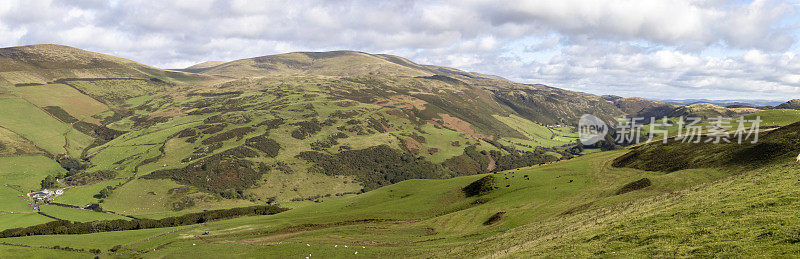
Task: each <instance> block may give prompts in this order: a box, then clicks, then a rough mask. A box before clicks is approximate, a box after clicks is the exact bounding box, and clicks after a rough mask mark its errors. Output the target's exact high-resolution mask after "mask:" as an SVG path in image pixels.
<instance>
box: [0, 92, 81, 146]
mask: <svg viewBox="0 0 800 259" xmlns="http://www.w3.org/2000/svg"><path fill="white" fill-rule="evenodd" d="M0 110H3V111H15V112H3V113H0V125H2V126H3V127H4V128H7V129H10V130H12V131H14V132H17V133H20V134H21V135H22V136H24V137H25V138H27V139H29V140H31V141H33V143H36V145H38V146H39V147H41V148H43V149H45V150H47V151H49V152H51V153H54V154H63V153H66V151H65V149H64V143H65V140H64V135H63V134H64V133H65V132H67V130H68V129H70V126H69V125H66V124H63V123H61V122H59V121H58V120H56V118H54V117H51V116H50V115H49V114H47V113H46V112H44V111H43V110H40V109H39V108H38V107H36V106H34V105H33V104H30V103H28V102H27V101H25V100H23V99H9V98H0Z"/></svg>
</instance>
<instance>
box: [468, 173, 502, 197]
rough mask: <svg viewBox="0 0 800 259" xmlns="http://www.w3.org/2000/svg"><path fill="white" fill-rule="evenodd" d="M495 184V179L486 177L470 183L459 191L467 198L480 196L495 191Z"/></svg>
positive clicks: (489, 176)
mask: <svg viewBox="0 0 800 259" xmlns="http://www.w3.org/2000/svg"><path fill="white" fill-rule="evenodd" d="M495 184H496V180H495V177H494V176H493V175H487V176H484V177H482V178H481V179H478V180H477V181H474V182H472V183H470V184H469V185H467V186H466V187H464V188H462V189H461V191H462V192H464V195H466V196H467V197H472V196H480V195H484V194H486V193H489V192H491V191H493V190H494V189H497V186H495Z"/></svg>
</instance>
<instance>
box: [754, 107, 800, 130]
mask: <svg viewBox="0 0 800 259" xmlns="http://www.w3.org/2000/svg"><path fill="white" fill-rule="evenodd" d="M756 117H761V120H762V121H763V122H762V123H761V127H773V126H786V125H789V124H792V123H795V122H798V121H800V110H789V109H776V110H766V111H760V112H756V113H753V114H749V115H747V116H745V119H747V120H754V119H755V118H756ZM747 125H748V126H749V125H750V124H747Z"/></svg>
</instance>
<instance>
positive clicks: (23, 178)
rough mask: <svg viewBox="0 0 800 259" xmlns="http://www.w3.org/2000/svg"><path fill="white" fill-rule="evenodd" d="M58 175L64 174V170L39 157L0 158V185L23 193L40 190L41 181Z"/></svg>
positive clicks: (52, 162)
mask: <svg viewBox="0 0 800 259" xmlns="http://www.w3.org/2000/svg"><path fill="white" fill-rule="evenodd" d="M58 173H66V170H64V169H63V168H61V166H60V165H59V164H58V163H56V162H55V161H53V160H51V159H49V158H47V157H44V156H41V155H35V156H16V157H0V183H2V184H5V185H11V186H15V187H16V188H19V189H21V190H23V191H30V190H39V189H41V187H40V186H41V185H40V184H41V181H42V179H44V178H45V177H47V176H48V175H56V174H58Z"/></svg>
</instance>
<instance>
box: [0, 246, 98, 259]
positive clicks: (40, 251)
mask: <svg viewBox="0 0 800 259" xmlns="http://www.w3.org/2000/svg"><path fill="white" fill-rule="evenodd" d="M0 254H5V255H14V256H16V257H21V258H86V257H89V256H90V254H89V253H81V252H71V251H63V250H55V249H46V248H31V247H19V246H9V245H0Z"/></svg>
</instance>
